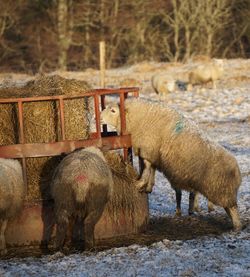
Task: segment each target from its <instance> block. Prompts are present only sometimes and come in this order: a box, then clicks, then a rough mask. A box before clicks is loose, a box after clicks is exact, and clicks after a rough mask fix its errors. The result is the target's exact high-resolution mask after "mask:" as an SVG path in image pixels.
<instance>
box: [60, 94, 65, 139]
mask: <svg viewBox="0 0 250 277" xmlns="http://www.w3.org/2000/svg"><path fill="white" fill-rule="evenodd" d="M59 112H60V119H61V138H62V140H65V120H64V102H63V98H59Z"/></svg>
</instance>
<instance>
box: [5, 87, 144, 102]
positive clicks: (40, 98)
mask: <svg viewBox="0 0 250 277" xmlns="http://www.w3.org/2000/svg"><path fill="white" fill-rule="evenodd" d="M138 91H139V88H137V87H130V88H120V89H95V90H91V91H89V92H85V93H81V94H78V95H60V96H34V97H26V98H1V99H0V103H16V102H18V101H23V102H38V101H51V100H59V99H60V98H62V99H64V100H66V99H77V98H82V97H88V96H95V95H108V94H125V93H132V94H137V92H138Z"/></svg>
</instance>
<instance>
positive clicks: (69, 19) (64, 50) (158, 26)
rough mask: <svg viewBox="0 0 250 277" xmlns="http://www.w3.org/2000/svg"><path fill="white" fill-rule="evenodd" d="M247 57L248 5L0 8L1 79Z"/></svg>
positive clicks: (119, 3)
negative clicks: (102, 54) (102, 49)
mask: <svg viewBox="0 0 250 277" xmlns="http://www.w3.org/2000/svg"><path fill="white" fill-rule="evenodd" d="M101 40H104V41H105V42H106V61H107V67H108V68H111V67H117V66H121V65H128V64H134V63H138V62H142V61H158V62H161V61H162V62H168V61H170V62H171V61H183V62H185V61H187V60H189V59H190V58H192V56H194V55H208V56H210V57H217V58H249V57H250V0H0V71H1V72H4V71H14V72H28V73H36V72H49V71H53V70H55V69H61V70H66V69H67V70H84V69H86V68H89V67H92V68H98V67H99V41H101Z"/></svg>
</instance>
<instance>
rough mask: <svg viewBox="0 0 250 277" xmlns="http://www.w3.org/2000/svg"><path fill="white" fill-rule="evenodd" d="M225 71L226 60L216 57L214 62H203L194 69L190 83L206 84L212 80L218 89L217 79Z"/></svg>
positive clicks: (189, 76) (190, 75) (189, 78)
mask: <svg viewBox="0 0 250 277" xmlns="http://www.w3.org/2000/svg"><path fill="white" fill-rule="evenodd" d="M223 72H224V62H223V60H220V59H214V60H213V62H212V63H207V64H202V65H199V66H197V67H196V68H195V69H193V70H192V71H191V72H190V73H189V75H188V80H189V85H191V86H193V85H197V84H204V83H208V82H210V81H211V82H212V84H213V88H214V89H216V83H215V82H216V81H217V80H219V79H220V78H221V77H222V75H223Z"/></svg>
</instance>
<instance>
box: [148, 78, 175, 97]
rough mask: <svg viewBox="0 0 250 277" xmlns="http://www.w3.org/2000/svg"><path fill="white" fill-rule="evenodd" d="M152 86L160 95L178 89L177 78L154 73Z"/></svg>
mask: <svg viewBox="0 0 250 277" xmlns="http://www.w3.org/2000/svg"><path fill="white" fill-rule="evenodd" d="M151 83H152V87H153V88H154V90H155V92H156V93H157V94H159V95H160V96H164V95H166V94H168V93H170V92H174V91H175V90H176V84H175V80H173V79H170V78H167V76H166V74H157V75H154V76H153V77H152V79H151Z"/></svg>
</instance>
